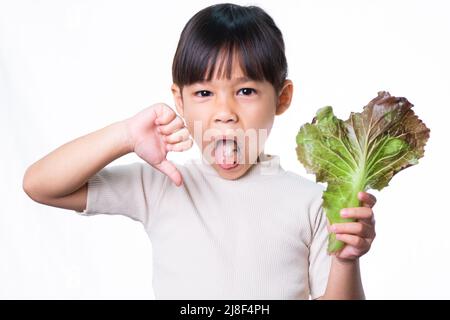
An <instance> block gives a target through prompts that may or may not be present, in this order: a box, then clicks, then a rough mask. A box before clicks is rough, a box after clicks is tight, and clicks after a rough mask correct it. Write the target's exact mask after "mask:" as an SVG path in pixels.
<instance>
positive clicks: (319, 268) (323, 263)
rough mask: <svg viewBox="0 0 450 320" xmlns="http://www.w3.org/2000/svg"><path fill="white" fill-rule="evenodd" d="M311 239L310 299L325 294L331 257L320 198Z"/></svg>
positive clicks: (317, 203) (325, 220)
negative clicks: (328, 250)
mask: <svg viewBox="0 0 450 320" xmlns="http://www.w3.org/2000/svg"><path fill="white" fill-rule="evenodd" d="M314 207H315V208H316V209H315V210H314V211H315V212H316V216H315V219H314V226H313V237H312V241H311V245H310V248H309V289H310V295H311V299H317V298H319V297H320V296H322V295H323V294H324V293H325V290H326V288H327V283H328V276H329V274H330V267H331V256H330V255H328V252H327V246H328V230H327V217H326V214H325V212H324V210H323V208H322V198H321V197H320V201H319V200H318V201H316V204H315V205H314Z"/></svg>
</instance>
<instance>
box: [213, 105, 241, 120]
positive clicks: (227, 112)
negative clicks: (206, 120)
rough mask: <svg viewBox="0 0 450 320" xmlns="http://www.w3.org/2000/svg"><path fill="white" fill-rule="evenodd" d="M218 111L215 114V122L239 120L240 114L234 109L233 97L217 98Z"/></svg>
mask: <svg viewBox="0 0 450 320" xmlns="http://www.w3.org/2000/svg"><path fill="white" fill-rule="evenodd" d="M216 103H217V105H216V107H217V108H216V113H215V115H214V117H215V119H214V121H215V122H223V123H228V122H236V121H237V120H238V116H237V114H236V112H235V111H234V105H233V104H234V102H233V101H232V99H217V101H216Z"/></svg>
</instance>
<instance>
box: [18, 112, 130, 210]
mask: <svg viewBox="0 0 450 320" xmlns="http://www.w3.org/2000/svg"><path fill="white" fill-rule="evenodd" d="M131 151H132V147H131V143H130V139H129V135H128V133H127V128H126V123H125V122H124V121H121V122H116V123H113V124H111V125H108V126H106V127H104V128H102V129H100V130H97V131H95V132H92V133H89V134H87V135H85V136H82V137H79V138H77V139H75V140H73V141H70V142H68V143H66V144H64V145H62V146H61V147H59V148H57V149H56V150H54V151H52V152H51V153H49V154H48V155H46V156H45V157H43V158H42V159H40V160H38V161H37V162H35V163H33V164H32V165H31V166H30V167H29V168H28V169H27V170H26V172H25V175H24V177H23V189H24V191H25V192H26V193H27V194H28V196H29V197H30V198H32V199H33V200H34V201H36V202H39V203H43V204H46V205H50V206H55V207H60V208H65V209H72V210H77V211H83V210H84V209H85V208H86V199H87V180H88V179H89V177H91V176H92V175H94V174H95V173H96V172H98V171H99V170H100V169H102V168H103V167H105V166H106V165H107V164H108V163H110V162H112V161H113V160H115V159H117V158H119V157H121V156H123V155H125V154H127V153H129V152H131Z"/></svg>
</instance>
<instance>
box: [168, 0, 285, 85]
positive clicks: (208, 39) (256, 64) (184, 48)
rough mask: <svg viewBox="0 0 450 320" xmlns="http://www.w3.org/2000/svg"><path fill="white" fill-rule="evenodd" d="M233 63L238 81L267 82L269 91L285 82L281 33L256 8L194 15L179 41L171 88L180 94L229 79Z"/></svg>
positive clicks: (217, 7) (213, 10)
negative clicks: (215, 80)
mask: <svg viewBox="0 0 450 320" xmlns="http://www.w3.org/2000/svg"><path fill="white" fill-rule="evenodd" d="M234 60H237V61H234ZM233 63H238V65H239V66H240V68H241V70H242V72H243V74H244V76H246V77H248V78H249V79H251V80H254V81H268V82H270V83H271V84H272V85H273V86H274V87H275V89H279V88H280V86H281V84H282V83H283V81H284V79H285V78H286V76H287V63H286V58H285V55H284V42H283V39H282V36H281V32H280V31H279V30H278V28H277V27H276V26H275V24H274V22H273V20H272V18H270V17H269V16H268V15H267V14H266V13H265V12H264V11H263V10H262V9H260V8H258V7H242V6H237V5H230V4H228V5H215V6H211V7H208V8H206V9H203V10H202V11H200V12H198V13H197V14H196V15H194V16H193V17H192V18H191V20H189V22H188V23H187V24H186V26H185V27H184V29H183V31H182V33H181V36H180V41H179V43H178V47H177V51H176V53H175V57H174V61H173V65H172V77H173V82H174V83H175V84H177V85H179V86H180V87H181V88H182V87H183V86H184V85H190V84H193V83H196V82H199V81H211V80H212V78H213V77H214V75H216V77H217V78H219V79H220V78H227V79H231V72H232V67H233Z"/></svg>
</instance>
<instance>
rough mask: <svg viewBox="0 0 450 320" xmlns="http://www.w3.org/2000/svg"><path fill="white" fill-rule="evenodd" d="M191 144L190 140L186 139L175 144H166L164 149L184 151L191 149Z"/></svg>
mask: <svg viewBox="0 0 450 320" xmlns="http://www.w3.org/2000/svg"><path fill="white" fill-rule="evenodd" d="M193 143H194V142H193V141H192V139H188V140H185V141H182V142H179V143H175V144H167V145H166V149H167V151H179V152H180V151H186V150H188V149H189V148H190V147H192V145H193Z"/></svg>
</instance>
